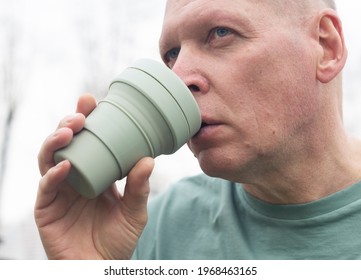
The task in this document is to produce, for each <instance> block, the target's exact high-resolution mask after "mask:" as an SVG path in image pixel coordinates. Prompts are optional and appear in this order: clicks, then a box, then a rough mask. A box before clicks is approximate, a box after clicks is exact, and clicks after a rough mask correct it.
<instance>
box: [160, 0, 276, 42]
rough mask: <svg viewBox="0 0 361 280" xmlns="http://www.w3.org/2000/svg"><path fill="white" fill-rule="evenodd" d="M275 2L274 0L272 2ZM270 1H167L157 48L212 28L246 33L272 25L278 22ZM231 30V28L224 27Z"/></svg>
mask: <svg viewBox="0 0 361 280" xmlns="http://www.w3.org/2000/svg"><path fill="white" fill-rule="evenodd" d="M273 1H278V0H273ZM273 1H270V0H168V1H167V5H166V11H165V16H164V22H163V31H162V36H161V39H160V46H161V48H162V45H164V44H167V43H168V41H169V40H172V39H174V38H175V37H176V36H177V35H179V34H183V35H184V34H186V33H187V32H188V33H192V32H194V30H195V29H197V28H199V27H202V26H203V27H205V26H208V25H213V24H217V23H219V24H227V23H230V25H239V26H242V27H243V28H245V29H248V31H250V30H252V29H261V28H262V27H264V26H269V25H271V24H272V25H274V24H275V22H274V20H275V17H277V18H279V16H278V15H277V14H278V12H277V10H276V9H274V4H270V3H274V2H273ZM228 27H232V26H228Z"/></svg>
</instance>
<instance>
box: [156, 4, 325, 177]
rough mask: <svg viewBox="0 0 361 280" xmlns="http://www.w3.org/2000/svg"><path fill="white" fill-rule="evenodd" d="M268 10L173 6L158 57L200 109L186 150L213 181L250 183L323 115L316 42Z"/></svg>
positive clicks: (235, 6) (169, 7)
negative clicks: (320, 112)
mask: <svg viewBox="0 0 361 280" xmlns="http://www.w3.org/2000/svg"><path fill="white" fill-rule="evenodd" d="M269 2H270V1H262V0H259V1H254V0H237V1H235V0H193V1H192V0H169V1H168V5H167V9H166V14H165V19H164V26H163V32H162V36H161V40H160V51H161V55H162V57H163V59H164V61H165V62H166V63H167V64H168V66H169V67H170V68H172V69H173V71H174V72H175V73H176V74H177V75H179V76H180V77H181V78H182V80H183V81H184V82H185V83H186V84H187V85H188V86H189V87H190V89H191V90H192V92H193V94H194V97H195V99H196V101H197V103H198V105H199V108H200V110H201V115H202V120H203V123H204V125H203V126H202V128H201V130H200V131H199V133H198V134H196V135H195V136H194V137H193V138H192V139H191V140H190V141H189V143H188V145H189V147H190V149H191V150H192V152H193V153H194V154H195V156H196V157H197V158H198V161H199V163H200V166H201V168H202V169H203V170H204V172H205V173H207V174H208V175H210V176H217V177H221V178H225V179H229V180H234V181H242V182H245V183H249V182H248V181H252V178H251V177H252V176H255V177H256V176H259V174H260V172H267V170H268V169H270V168H272V167H275V166H276V165H277V164H278V163H281V162H285V161H287V156H288V155H289V154H291V153H293V152H295V150H297V149H298V148H299V146H298V144H299V143H300V142H301V141H303V140H304V139H302V136H301V135H302V132H303V130H305V129H307V127H308V124H309V123H310V122H311V121H312V119H314V118H315V115H316V113H317V110H318V109H317V106H318V104H319V102H317V94H315V90H314V89H315V88H316V87H317V81H316V73H315V71H316V66H315V65H316V63H317V62H316V59H315V58H314V54H313V52H312V51H311V50H312V49H313V48H312V47H313V45H312V44H315V42H313V41H312V40H311V38H310V36H309V35H308V34H307V32H306V28H305V30H303V29H301V27H300V26H301V25H300V24H298V23H297V22H299V21H297V20H293V19H292V18H291V17H290V18H288V17H287V16H286V15H283V16H282V15H281V16H279V15H277V9H274V7H273V8H272V6H271V4H269Z"/></svg>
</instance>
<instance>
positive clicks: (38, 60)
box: [0, 0, 361, 259]
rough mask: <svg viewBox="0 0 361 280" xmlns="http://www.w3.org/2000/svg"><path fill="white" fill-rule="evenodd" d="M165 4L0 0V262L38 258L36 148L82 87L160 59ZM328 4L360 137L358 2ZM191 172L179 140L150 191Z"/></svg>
mask: <svg viewBox="0 0 361 280" xmlns="http://www.w3.org/2000/svg"><path fill="white" fill-rule="evenodd" d="M165 2H166V0H137V1H134V0H62V1H59V0H32V1H27V0H0V238H1V242H0V259H43V258H45V255H44V252H43V249H42V246H41V242H40V240H39V237H38V233H37V230H36V227H35V223H34V219H33V206H34V201H35V197H36V191H37V187H38V182H39V179H40V175H39V171H38V167H37V153H38V151H39V149H40V146H41V144H42V142H43V141H44V139H45V138H46V137H47V136H48V135H49V134H50V133H51V132H53V131H54V129H55V128H56V126H57V124H58V122H59V120H60V119H62V118H63V117H64V116H66V115H68V114H72V113H73V112H74V110H75V106H76V101H77V99H78V97H79V96H80V95H81V94H82V93H84V92H90V93H92V94H94V95H95V96H96V97H97V99H100V98H102V97H103V96H104V95H105V94H106V91H107V87H108V85H109V83H110V81H111V80H112V79H113V78H114V76H116V75H117V74H119V73H120V72H121V71H122V70H123V69H124V68H125V67H126V66H128V65H129V64H130V63H132V61H134V60H136V59H137V58H141V57H148V58H153V59H156V60H160V58H159V54H158V38H159V35H160V31H161V25H162V18H163V13H164V6H165ZM336 2H337V5H338V12H339V14H340V15H341V17H342V18H343V22H344V29H345V36H346V42H347V44H348V49H349V59H348V64H347V67H346V68H345V71H344V89H345V91H344V112H345V124H346V127H347V129H348V130H349V131H350V133H352V134H354V135H356V136H358V137H360V138H361V123H360V121H359V120H360V119H361V110H360V109H359V107H360V104H361V94H360V93H361V92H360V91H361V36H360V35H359V34H360V26H361V18H360V16H359V12H358V11H359V10H360V8H361V2H358V1H343V0H336ZM199 172H200V169H199V167H198V164H197V162H196V160H195V159H194V157H193V155H192V154H191V153H190V152H189V150H188V149H187V148H186V147H183V148H181V149H180V150H179V151H178V152H177V153H176V154H174V155H171V156H161V157H158V158H157V159H156V168H155V171H154V173H153V176H152V178H151V185H152V195H155V194H156V193H158V192H161V191H163V190H164V189H165V188H166V187H167V186H168V185H169V184H171V183H172V182H175V181H177V180H178V179H180V178H181V177H184V176H190V175H194V174H197V173H199ZM122 185H123V182H119V187H120V188H121V187H122Z"/></svg>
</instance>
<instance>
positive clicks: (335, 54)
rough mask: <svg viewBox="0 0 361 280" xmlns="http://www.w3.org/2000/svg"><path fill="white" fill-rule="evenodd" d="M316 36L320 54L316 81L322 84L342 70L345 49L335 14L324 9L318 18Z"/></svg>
mask: <svg viewBox="0 0 361 280" xmlns="http://www.w3.org/2000/svg"><path fill="white" fill-rule="evenodd" d="M318 19H319V20H318V23H319V25H318V27H319V29H318V34H319V45H320V49H321V52H320V53H319V58H318V64H317V79H318V80H319V81H320V82H322V83H328V82H330V81H332V80H333V79H334V78H335V77H336V76H337V75H338V74H339V73H340V72H341V71H342V69H343V67H344V66H345V63H346V59H347V49H346V46H345V40H344V36H343V30H342V23H341V20H340V18H339V17H338V15H337V14H336V12H335V11H334V10H332V9H326V10H324V11H322V13H321V14H320V15H319V17H318Z"/></svg>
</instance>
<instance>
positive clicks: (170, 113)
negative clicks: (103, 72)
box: [112, 68, 198, 153]
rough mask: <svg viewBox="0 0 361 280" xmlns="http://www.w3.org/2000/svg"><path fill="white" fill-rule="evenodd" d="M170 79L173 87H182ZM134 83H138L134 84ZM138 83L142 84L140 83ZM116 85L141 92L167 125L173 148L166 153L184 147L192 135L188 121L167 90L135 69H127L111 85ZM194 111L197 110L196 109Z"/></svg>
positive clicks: (147, 75)
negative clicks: (127, 86)
mask: <svg viewBox="0 0 361 280" xmlns="http://www.w3.org/2000/svg"><path fill="white" fill-rule="evenodd" d="M162 70H164V69H162ZM171 78H172V79H173V81H176V82H177V83H175V85H174V87H175V86H183V83H181V82H180V81H179V80H174V78H177V77H176V76H174V75H173V76H172V77H171ZM134 81H138V82H137V83H135V82H134ZM139 81H142V82H141V83H140V82H139ZM116 83H125V84H127V85H130V86H132V87H133V88H135V89H136V90H137V91H139V92H142V94H143V95H144V96H145V97H146V98H147V99H148V100H149V101H151V102H152V103H153V105H154V106H155V107H156V108H157V109H158V112H159V113H160V114H161V115H162V117H163V118H164V120H166V122H167V123H168V128H169V129H170V130H171V132H172V135H173V140H174V146H173V149H172V151H168V152H167V153H173V152H175V151H176V150H178V149H179V148H180V147H181V146H183V145H184V143H185V142H186V141H187V139H189V138H190V137H191V136H192V135H193V134H191V132H190V127H189V121H188V120H187V118H186V116H185V115H184V112H183V111H182V108H180V106H179V103H177V102H176V100H175V99H174V98H173V96H172V95H171V94H170V93H169V92H168V90H167V89H166V88H165V87H164V86H163V85H162V84H161V83H159V81H158V80H156V79H155V78H154V77H153V76H151V75H149V74H148V73H147V72H144V71H141V70H140V69H137V68H127V69H126V70H125V71H124V72H123V73H122V74H121V75H119V76H118V77H117V79H115V80H114V81H113V83H112V85H114V84H116ZM178 90H179V89H178ZM181 90H184V88H183V87H182V88H181ZM187 90H188V89H187ZM184 93H187V92H186V91H185V92H183V95H184V96H186V97H187V95H186V94H184ZM192 102H195V101H192ZM196 109H197V110H198V108H196ZM196 120H197V119H196Z"/></svg>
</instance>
